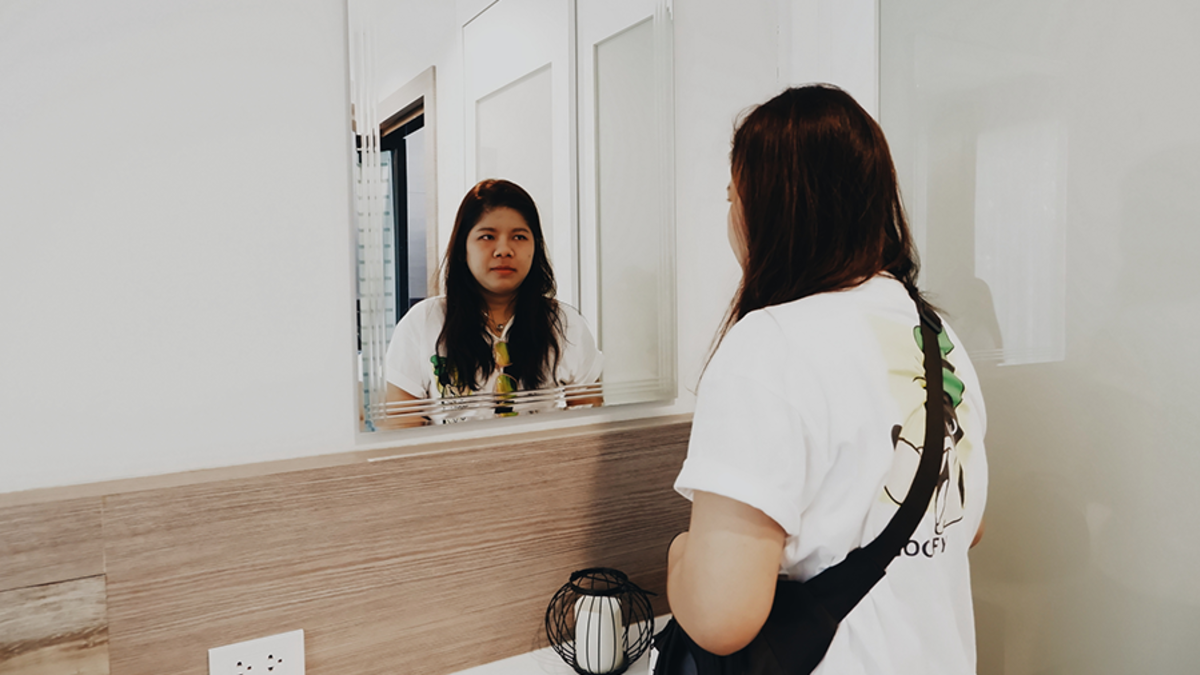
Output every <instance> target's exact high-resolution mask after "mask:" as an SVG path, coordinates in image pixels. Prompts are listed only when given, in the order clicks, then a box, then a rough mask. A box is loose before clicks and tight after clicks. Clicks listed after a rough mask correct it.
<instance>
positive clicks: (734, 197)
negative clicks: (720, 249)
mask: <svg viewBox="0 0 1200 675" xmlns="http://www.w3.org/2000/svg"><path fill="white" fill-rule="evenodd" d="M725 192H726V199H727V200H728V201H729V231H728V235H729V248H730V249H732V250H733V257H735V258H737V261H738V264H739V265H741V266H742V269H745V268H746V255H747V254H748V252H749V249H748V248H747V246H746V221H745V217H744V215H743V213H742V200H741V198H739V197H738V193H737V189H736V188H734V187H733V181H730V182H729V186H728V187H727V188H725Z"/></svg>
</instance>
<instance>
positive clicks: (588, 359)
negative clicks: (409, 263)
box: [386, 296, 604, 423]
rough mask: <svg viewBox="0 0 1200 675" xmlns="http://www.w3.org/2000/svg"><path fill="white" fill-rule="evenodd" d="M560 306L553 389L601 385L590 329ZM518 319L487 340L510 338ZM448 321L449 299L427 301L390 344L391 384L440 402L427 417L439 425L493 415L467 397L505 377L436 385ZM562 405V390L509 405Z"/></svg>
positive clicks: (600, 362) (488, 406)
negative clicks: (476, 384) (467, 386)
mask: <svg viewBox="0 0 1200 675" xmlns="http://www.w3.org/2000/svg"><path fill="white" fill-rule="evenodd" d="M558 307H559V318H560V319H561V321H562V329H563V334H562V335H561V336H559V349H560V350H561V354H560V357H559V362H558V368H557V370H556V371H555V372H554V379H555V382H554V383H553V384H551V385H549V386H550V387H554V388H558V387H564V386H568V385H578V384H591V383H594V382H596V381H598V380H599V379H600V373H601V370H602V368H603V366H604V357H603V356H602V355H601V353H600V350H598V349H597V348H596V340H595V338H593V337H592V332H591V329H590V328H589V327H588V325H587V322H586V321H585V320H584V318H583V317H582V316H581V315H580V314H579V312H577V311H575V309H574V308H572V307H569V306H567V305H565V304H563V303H561V302H560V303H558ZM519 320H520V317H516V316H514V317H513V318H512V319H510V320H509V322H508V323H507V324H505V326H504V330H503V332H502V334H501V335H500V336H499V338H497V337H495V336H493V335H491V333H489V334H488V337H489V339H491V340H492V341H493V343H494V342H495V341H496V340H506V339H507V337H508V330H509V328H511V327H512V324H513V322H514V321H519ZM445 321H446V297H445V296H437V297H433V298H426V299H425V300H422V301H421V302H419V303H417V304H416V305H413V307H412V308H411V309H409V310H408V312H407V313H406V314H405V315H404V317H403V318H401V319H400V323H398V324H396V330H395V331H394V332H393V333H392V341H391V343H390V344H389V345H388V351H387V360H386V368H387V381H388V382H390V383H391V384H394V385H396V386H397V387H399V388H401V389H403V390H404V391H406V392H408V393H410V394H412V395H413V396H417V397H420V398H428V399H434V400H438V401H439V404H438V405H436V406H434V407H433V408H432V409H431V410H430V415H429V417H430V418H431V419H433V420H434V421H435V422H439V423H450V422H459V421H462V420H464V419H470V418H479V417H491V416H493V415H494V414H495V413H496V408H495V402H494V401H492V402H489V401H471V400H469V399H464V398H463V397H468V396H471V395H474V394H477V393H491V392H495V391H496V382H497V380H499V378H500V374H501V370H500V369H499V368H495V369H493V370H492V374H491V375H490V376H489V377H488V380H487V381H486V382H484V383H483V384H482V386H481V387H480V388H479V389H476V390H473V391H472V390H459V389H457V388H455V387H449V386H444V385H442V384H441V383H439V382H438V376H437V371H436V369H437V368H438V367H439V365H440V364H439V359H440V357H439V355H438V349H437V340H438V335H440V334H441V332H442V324H443V323H445ZM442 399H453V400H442ZM564 405H566V399H565V397H564V396H563V395H562V393H561V391H560V392H559V393H558V395H554V396H548V397H542V398H541V400H540V401H538V402H535V403H517V404H516V405H513V406H510V407H511V408H512V411H513V412H518V413H526V412H536V411H538V410H544V409H547V408H555V407H563V406H564Z"/></svg>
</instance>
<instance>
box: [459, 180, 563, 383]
mask: <svg viewBox="0 0 1200 675" xmlns="http://www.w3.org/2000/svg"><path fill="white" fill-rule="evenodd" d="M499 208H509V209H512V210H514V211H516V212H517V213H519V214H520V215H521V217H522V218H523V219H524V220H525V224H526V225H528V226H529V229H530V231H531V232H532V233H533V243H534V247H533V264H532V266H531V267H530V268H529V274H528V276H526V277H525V280H524V281H522V282H521V285H520V286H519V287H518V288H517V301H516V307H515V309H514V314H513V322H512V325H511V326H509V329H508V339H507V342H508V354H509V358H510V360H511V361H512V365H511V366H508V367H507V368H506V369H505V372H506V373H507V374H509V375H511V376H512V377H513V379H514V380H516V381H517V385H518V388H520V389H523V390H528V389H538V388H541V387H543V386H547V385H552V384H554V382H553V379H554V378H553V374H554V372H555V371H556V370H557V369H558V362H559V357H560V355H561V347H560V344H559V335H561V334H562V319H561V318H560V316H559V312H558V301H557V300H555V299H554V295H555V284H554V270H553V269H552V268H551V267H550V259H549V257H547V255H546V239H545V237H544V236H543V234H542V223H541V219H540V218H538V210H537V205H536V204H534V202H533V198H532V197H530V196H529V193H528V192H526V191H525V190H524V189H522V188H521V187H520V186H519V185H517V184H516V183H512V182H510V181H507V180H493V179H489V180H484V181H481V182H479V183H478V184H477V185H475V187H473V188H471V189H470V190H469V191H468V192H467V194H466V196H465V197H463V200H462V203H461V204H460V205H459V207H458V214H457V215H456V216H455V217H454V231H453V232H452V233H451V235H450V246H449V247H447V248H446V256H445V258H444V259H443V261H442V267H443V269H444V270H445V289H446V322H445V323H444V324H443V325H442V332H441V334H440V335H438V352H439V353H440V354H441V355H442V356H443V357H444V358H445V359H446V365H447V366H448V367H446V368H442V369H441V371H440V372H439V373H438V380H439V381H440V382H441V383H442V384H443V385H450V386H454V387H457V388H463V387H465V388H468V389H470V390H471V391H477V390H478V389H479V387H480V386H482V384H483V383H485V382H487V380H488V378H489V377H491V374H492V371H493V370H495V367H496V364H495V359H494V357H493V355H492V345H491V342H490V341H489V340H488V337H487V317H488V307H487V302H486V300H484V297H483V289H482V287H481V286H480V285H479V282H478V281H476V279H475V275H473V274H471V269H470V267H468V266H467V237H468V235H470V233H471V229H472V228H474V227H475V225H476V224H477V223H478V222H479V221H480V219H481V218H483V216H484V215H485V214H487V213H488V212H490V211H492V210H494V209H499Z"/></svg>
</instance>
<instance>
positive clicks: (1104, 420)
mask: <svg viewBox="0 0 1200 675" xmlns="http://www.w3.org/2000/svg"><path fill="white" fill-rule="evenodd" d="M881 19H882V21H881V38H882V42H881V50H882V54H883V57H884V58H883V64H884V66H883V75H884V77H883V79H882V85H883V97H882V101H881V103H882V118H883V125H884V130H885V132H886V133H887V134H888V138H889V140H890V141H891V142H892V145H893V148H895V151H896V153H895V154H896V158H897V163H898V166H899V173H900V177H901V183H902V186H903V188H904V189H905V190H906V196H907V197H908V198H909V206H910V213H911V214H912V215H913V220H914V223H915V224H916V225H917V226H918V227H919V228H920V229H921V230H923V232H924V239H925V246H924V253H925V270H926V272H927V274H925V279H926V284H927V285H928V287H929V288H931V289H932V290H933V291H934V292H935V293H937V297H936V298H935V299H936V300H937V301H938V302H939V303H940V304H941V305H942V306H943V307H945V308H946V309H947V310H948V311H949V312H950V314H951V320H952V322H954V324H955V327H956V329H957V330H958V332H959V335H960V336H962V337H963V340H964V343H965V344H966V346H967V348H968V350H969V351H970V352H971V355H972V358H973V360H974V361H975V363H976V367H977V370H978V371H979V376H980V381H981V386H982V387H983V394H984V397H985V398H986V400H987V404H988V437H987V444H988V456H989V467H990V480H991V485H990V489H989V495H988V509H987V512H988V515H987V516H986V521H987V534H986V535H985V536H984V539H983V542H982V543H981V544H980V546H979V547H978V548H976V549H975V551H974V552H973V554H972V574H973V578H974V588H975V599H976V603H975V613H976V617H977V620H978V636H979V647H980V661H979V673H980V675H1001V674H1005V675H1024V674H1026V673H1091V674H1094V675H1124V674H1125V673H1190V672H1196V670H1197V663H1198V662H1200V640H1197V639H1196V638H1197V635H1198V634H1200V577H1198V576H1197V574H1196V571H1195V564H1194V561H1195V560H1196V559H1197V557H1198V556H1200V509H1197V508H1196V504H1195V501H1196V499H1195V494H1196V485H1197V481H1200V453H1198V452H1197V449H1198V448H1200V425H1198V424H1197V422H1196V419H1197V417H1196V411H1197V408H1200V384H1198V383H1200V352H1197V349H1196V344H1197V340H1198V335H1200V273H1198V272H1197V270H1200V264H1197V260H1196V258H1197V254H1198V253H1200V206H1198V202H1197V199H1196V195H1197V193H1198V192H1200V125H1197V119H1200V84H1198V83H1200V42H1198V41H1197V39H1196V32H1197V29H1198V28H1200V5H1197V4H1196V3H1194V2H1182V1H1179V0H1147V1H1146V2H1140V3H1136V4H1134V3H1126V2H1116V1H1111V0H1110V1H1107V2H1088V3H1084V2H1056V3H1047V2H1041V1H1039V0H1008V1H1007V2H1003V3H995V2H989V1H987V0H964V1H962V2H956V3H945V2H940V1H939V0H884V1H883V2H881Z"/></svg>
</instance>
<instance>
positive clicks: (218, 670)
mask: <svg viewBox="0 0 1200 675" xmlns="http://www.w3.org/2000/svg"><path fill="white" fill-rule="evenodd" d="M208 675H304V631H303V630H294V631H291V632H290V633H280V634H278V635H268V636H267V637H264V638H258V639H257V640H247V641H245V642H237V643H234V644H231V645H225V646H223V647H214V648H212V649H210V650H208Z"/></svg>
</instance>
